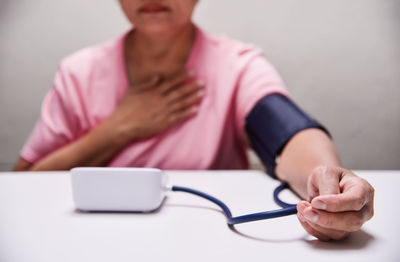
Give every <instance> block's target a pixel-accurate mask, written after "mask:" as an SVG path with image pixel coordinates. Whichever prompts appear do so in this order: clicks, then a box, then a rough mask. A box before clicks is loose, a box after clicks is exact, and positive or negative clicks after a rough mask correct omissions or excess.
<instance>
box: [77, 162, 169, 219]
mask: <svg viewBox="0 0 400 262" xmlns="http://www.w3.org/2000/svg"><path fill="white" fill-rule="evenodd" d="M70 171H71V181H72V192H73V198H74V202H75V206H76V208H77V209H79V210H81V211H109V212H150V211H153V210H155V209H157V208H159V207H160V205H161V203H162V201H163V199H164V197H165V184H166V174H165V173H164V172H163V171H161V170H160V169H155V168H113V167H78V168H73V169H71V170H70Z"/></svg>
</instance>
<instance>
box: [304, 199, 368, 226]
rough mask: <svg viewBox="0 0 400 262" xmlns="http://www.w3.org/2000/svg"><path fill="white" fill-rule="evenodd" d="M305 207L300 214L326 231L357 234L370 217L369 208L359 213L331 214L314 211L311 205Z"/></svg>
mask: <svg viewBox="0 0 400 262" xmlns="http://www.w3.org/2000/svg"><path fill="white" fill-rule="evenodd" d="M306 203H307V202H306ZM305 206H307V207H306V208H305V209H300V211H299V212H300V213H301V214H302V215H303V216H304V217H305V218H306V219H307V220H308V221H310V222H311V223H314V224H316V225H318V226H320V227H323V228H326V229H333V230H340V231H346V232H355V231H357V230H359V229H360V228H361V226H362V225H363V224H364V222H366V221H367V220H368V219H369V216H370V215H369V213H370V210H368V209H369V208H368V207H366V208H364V209H362V210H361V211H358V212H355V211H349V212H339V213H331V212H326V211H321V210H318V209H314V208H312V206H311V205H310V204H309V203H307V204H305Z"/></svg>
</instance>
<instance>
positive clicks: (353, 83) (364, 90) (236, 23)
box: [0, 0, 400, 170]
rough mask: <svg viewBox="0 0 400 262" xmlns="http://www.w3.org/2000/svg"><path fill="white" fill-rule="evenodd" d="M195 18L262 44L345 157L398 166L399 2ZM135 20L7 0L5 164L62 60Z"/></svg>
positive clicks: (227, 0)
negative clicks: (128, 21) (130, 20)
mask: <svg viewBox="0 0 400 262" xmlns="http://www.w3.org/2000/svg"><path fill="white" fill-rule="evenodd" d="M195 21H196V22H197V24H198V25H200V26H201V27H203V28H204V29H205V30H207V31H210V32H215V33H223V34H227V35H229V36H231V37H234V38H238V39H241V40H243V41H246V42H250V43H254V44H256V45H258V46H260V47H261V48H262V49H263V50H264V51H265V55H266V56H267V58H268V59H269V60H270V61H271V62H272V63H273V64H274V65H275V67H276V68H277V69H278V71H279V72H280V74H281V75H282V77H283V79H284V80H285V82H286V84H287V86H288V88H289V90H290V91H291V93H292V97H293V99H294V100H295V101H296V102H297V103H299V104H300V105H301V106H302V107H303V108H304V109H305V110H306V111H307V112H309V113H310V114H311V115H313V116H314V117H316V118H317V119H319V120H320V121H321V122H322V123H323V124H324V125H325V126H327V127H328V128H329V129H330V131H331V133H332V135H333V138H334V140H335V143H336V145H337V147H338V150H339V153H340V155H341V158H342V160H343V164H344V166H346V167H347V168H351V169H400V101H399V100H400V1H398V0H385V1H382V0H352V1H348V0H326V1H319V0H303V1H298V0H275V1H273V0H247V1H243V0H200V1H199V5H198V7H197V9H196V12H195ZM128 28H129V24H128V23H127V21H126V20H125V18H124V16H123V14H122V12H121V11H120V9H119V5H118V1H116V0H85V1H81V0H58V1H52V0H35V1H28V0H19V1H13V0H1V1H0V121H1V122H0V123H1V124H0V126H1V127H0V170H10V169H11V168H12V166H13V164H14V162H15V160H16V159H17V157H18V153H19V150H20V149H21V147H22V145H23V144H24V142H25V140H26V138H27V137H28V135H29V133H30V132H31V130H32V128H33V126H34V123H35V122H36V121H37V119H38V117H39V113H40V105H41V102H42V99H43V97H44V95H45V93H46V92H47V91H48V90H49V89H50V88H51V86H52V81H53V77H54V74H55V71H56V69H57V66H58V63H59V62H60V60H61V59H62V58H63V57H64V56H66V55H67V54H70V53H71V52H74V51H76V50H77V49H80V48H83V47H85V46H88V45H93V44H96V43H99V42H102V41H105V40H108V39H110V38H113V37H116V36H118V35H120V34H122V33H123V32H125V31H126V30H127V29H128ZM252 159H253V161H254V162H253V164H254V166H257V164H256V161H255V160H254V158H253V157H252Z"/></svg>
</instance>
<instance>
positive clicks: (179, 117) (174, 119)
mask: <svg viewBox="0 0 400 262" xmlns="http://www.w3.org/2000/svg"><path fill="white" fill-rule="evenodd" d="M197 112H198V108H197V107H191V108H189V109H187V110H184V111H179V112H176V113H175V114H172V115H170V117H169V123H170V124H175V123H178V122H182V121H185V120H187V119H189V118H191V117H193V116H194V115H196V114H197Z"/></svg>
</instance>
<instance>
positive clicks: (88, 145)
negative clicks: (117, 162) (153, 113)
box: [29, 121, 129, 171]
mask: <svg viewBox="0 0 400 262" xmlns="http://www.w3.org/2000/svg"><path fill="white" fill-rule="evenodd" d="M127 143H129V138H128V137H125V136H123V135H120V134H118V133H117V131H116V130H114V129H113V128H112V125H110V124H109V123H108V122H107V121H106V122H103V123H102V124H101V125H99V126H97V127H96V128H94V129H92V130H91V131H90V132H89V133H87V134H86V135H84V136H83V137H81V138H80V139H78V140H76V141H74V142H72V143H70V144H68V145H66V146H63V147H62V148H60V149H58V150H56V151H54V152H52V153H50V154H49V155H47V156H46V157H44V158H43V159H41V160H40V161H39V162H38V163H36V164H34V165H33V166H32V167H31V168H30V169H29V171H39V170H69V169H71V168H73V167H76V166H104V165H106V164H107V163H108V162H109V161H110V160H112V158H113V157H114V156H115V155H116V154H117V153H119V152H120V151H121V150H122V149H123V148H124V147H125V146H126V145H127Z"/></svg>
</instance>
